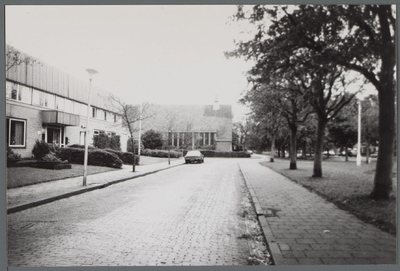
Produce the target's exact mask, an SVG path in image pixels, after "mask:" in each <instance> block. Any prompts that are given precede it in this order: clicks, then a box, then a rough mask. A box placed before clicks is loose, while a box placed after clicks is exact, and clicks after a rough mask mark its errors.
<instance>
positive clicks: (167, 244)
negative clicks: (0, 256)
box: [8, 158, 256, 266]
mask: <svg viewBox="0 0 400 271" xmlns="http://www.w3.org/2000/svg"><path fill="white" fill-rule="evenodd" d="M240 160H242V159H220V158H212V159H207V158H206V159H205V163H204V164H188V165H182V166H179V167H176V168H172V169H169V170H165V171H161V172H159V173H156V174H152V175H149V176H146V177H141V178H137V179H133V180H130V181H126V182H123V183H119V184H116V185H112V186H109V187H107V188H104V189H100V190H95V191H92V192H88V193H85V194H81V195H78V196H74V197H71V198H67V199H63V200H59V201H56V202H53V203H50V204H46V205H43V206H39V207H36V208H32V209H28V210H25V211H22V212H18V213H15V214H11V215H8V227H9V230H8V245H9V249H8V251H9V255H8V257H9V258H8V259H9V260H8V261H9V262H8V264H9V266H146V265H149V266H160V265H165V266H170V265H181V266H182V265H183V266H189V265H212V266H218V265H246V264H247V258H248V257H249V244H248V240H246V239H245V238H241V236H243V235H244V233H245V232H246V223H245V219H244V218H243V215H242V214H243V208H244V204H245V202H246V200H247V201H248V199H247V194H246V193H247V192H246V191H247V190H246V188H245V184H244V180H243V179H242V177H241V175H240V173H239V168H238V165H237V164H238V162H239V161H240ZM254 162H256V161H254Z"/></svg>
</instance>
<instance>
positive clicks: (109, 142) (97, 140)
mask: <svg viewBox="0 0 400 271" xmlns="http://www.w3.org/2000/svg"><path fill="white" fill-rule="evenodd" d="M93 145H94V146H95V147H96V148H99V149H112V150H116V151H120V150H121V142H120V136H117V135H112V136H108V135H106V134H99V135H97V136H95V137H93Z"/></svg>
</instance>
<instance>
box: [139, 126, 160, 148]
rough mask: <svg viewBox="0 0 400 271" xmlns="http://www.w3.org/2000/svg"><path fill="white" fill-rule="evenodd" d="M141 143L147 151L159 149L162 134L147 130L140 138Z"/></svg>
mask: <svg viewBox="0 0 400 271" xmlns="http://www.w3.org/2000/svg"><path fill="white" fill-rule="evenodd" d="M142 142H143V146H144V147H145V148H147V149H153V150H154V149H161V148H162V145H163V140H162V134H161V133H160V132H157V131H154V130H153V129H150V130H147V131H146V132H145V133H144V134H143V136H142Z"/></svg>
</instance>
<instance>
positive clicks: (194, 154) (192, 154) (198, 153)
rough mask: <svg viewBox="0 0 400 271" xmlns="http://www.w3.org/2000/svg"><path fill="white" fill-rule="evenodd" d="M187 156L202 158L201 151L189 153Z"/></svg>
mask: <svg viewBox="0 0 400 271" xmlns="http://www.w3.org/2000/svg"><path fill="white" fill-rule="evenodd" d="M186 156H201V153H200V152H199V151H189V152H188V153H187V154H186Z"/></svg>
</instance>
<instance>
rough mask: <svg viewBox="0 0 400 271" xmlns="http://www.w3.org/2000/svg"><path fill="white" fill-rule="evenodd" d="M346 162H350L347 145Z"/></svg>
mask: <svg viewBox="0 0 400 271" xmlns="http://www.w3.org/2000/svg"><path fill="white" fill-rule="evenodd" d="M345 150H346V162H349V149H348V148H347V147H346V149H345Z"/></svg>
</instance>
